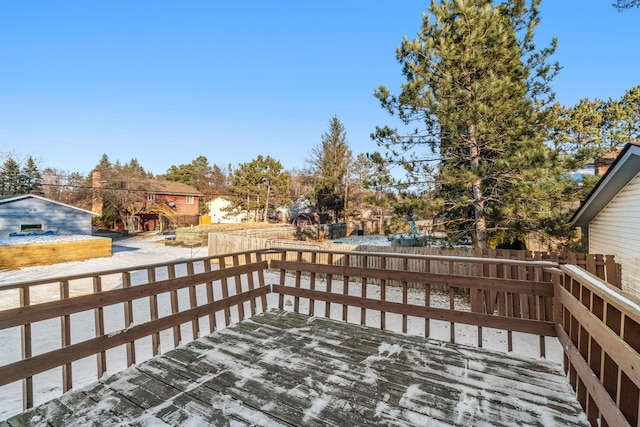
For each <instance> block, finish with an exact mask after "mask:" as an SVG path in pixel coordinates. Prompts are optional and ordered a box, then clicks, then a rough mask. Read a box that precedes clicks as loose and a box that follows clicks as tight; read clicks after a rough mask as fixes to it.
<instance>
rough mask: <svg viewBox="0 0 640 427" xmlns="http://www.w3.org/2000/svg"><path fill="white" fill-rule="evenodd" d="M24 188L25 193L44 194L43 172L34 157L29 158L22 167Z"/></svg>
mask: <svg viewBox="0 0 640 427" xmlns="http://www.w3.org/2000/svg"><path fill="white" fill-rule="evenodd" d="M21 173H22V183H21V184H22V190H23V192H24V193H29V194H37V195H39V196H42V195H44V192H43V191H42V174H41V173H40V170H39V169H38V166H36V162H35V161H34V160H33V158H32V157H29V158H28V159H27V163H26V164H25V166H24V168H22V171H21Z"/></svg>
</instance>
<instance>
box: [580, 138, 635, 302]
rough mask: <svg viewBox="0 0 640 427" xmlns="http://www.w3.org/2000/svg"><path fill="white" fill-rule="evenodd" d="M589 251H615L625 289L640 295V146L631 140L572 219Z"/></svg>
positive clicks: (613, 252) (610, 252)
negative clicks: (580, 231) (631, 142)
mask: <svg viewBox="0 0 640 427" xmlns="http://www.w3.org/2000/svg"><path fill="white" fill-rule="evenodd" d="M571 224H572V225H573V226H575V227H581V228H582V232H583V236H584V237H585V239H586V243H587V246H588V251H589V253H598V254H607V255H609V254H611V255H615V258H616V261H617V262H618V263H620V265H621V266H622V289H623V290H625V291H627V292H629V293H631V294H633V295H635V296H637V297H640V146H639V145H637V144H627V145H626V146H625V147H624V149H623V150H622V151H621V152H620V153H619V154H618V157H616V159H615V160H614V162H613V163H612V164H611V166H610V168H609V170H608V171H607V172H606V173H605V174H604V175H603V176H602V178H601V179H600V181H599V182H598V184H597V185H596V186H595V187H594V188H593V190H592V191H591V193H589V195H588V196H587V198H586V199H585V200H584V201H583V202H582V204H581V205H580V208H579V209H578V210H577V211H576V213H575V214H574V215H573V218H572V219H571Z"/></svg>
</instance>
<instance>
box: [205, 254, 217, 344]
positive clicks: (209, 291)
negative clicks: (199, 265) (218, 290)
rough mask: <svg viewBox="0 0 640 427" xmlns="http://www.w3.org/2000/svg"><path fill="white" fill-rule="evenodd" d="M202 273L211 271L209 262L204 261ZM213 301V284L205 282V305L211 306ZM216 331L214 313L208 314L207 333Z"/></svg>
mask: <svg viewBox="0 0 640 427" xmlns="http://www.w3.org/2000/svg"><path fill="white" fill-rule="evenodd" d="M204 271H205V273H208V272H210V271H211V260H210V259H208V260H205V262H204ZM213 300H214V295H213V282H212V281H208V282H207V303H209V304H211V303H212V302H213ZM215 330H216V314H215V313H214V312H211V313H209V332H210V333H211V332H213V331H215Z"/></svg>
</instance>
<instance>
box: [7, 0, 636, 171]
mask: <svg viewBox="0 0 640 427" xmlns="http://www.w3.org/2000/svg"><path fill="white" fill-rule="evenodd" d="M611 3H612V0H589V1H584V0H581V1H578V0H544V1H543V2H542V6H541V12H542V17H541V18H542V22H541V24H540V25H539V27H538V31H537V44H538V46H539V47H541V46H543V45H547V44H548V42H549V41H550V40H551V38H552V37H558V39H559V46H558V50H557V51H556V54H555V55H554V58H553V59H554V60H556V61H559V62H560V65H561V66H562V67H563V70H562V71H561V73H560V75H559V76H558V77H557V78H556V79H555V80H554V83H553V87H554V90H555V91H556V94H557V99H558V101H560V102H561V103H563V104H566V105H573V104H574V103H576V102H577V101H578V100H579V99H581V98H585V97H588V98H601V99H607V98H610V97H612V98H616V99H617V98H620V97H621V96H622V95H623V94H624V92H625V91H626V90H627V89H630V88H631V87H634V86H637V85H639V84H640V72H639V70H640V25H639V24H640V9H634V10H630V11H627V12H624V13H619V12H617V11H616V10H615V9H614V8H613V7H612V6H611ZM428 4H429V2H428V1H427V0H422V1H416V0H394V1H390V0H388V1H378V0H342V1H335V0H323V1H316V2H308V1H299V0H298V1H290V0H281V1H272V2H264V1H258V0H255V1H254V0H252V1H235V2H231V1H214V0H190V1H169V0H154V1H150V0H149V1H147V0H136V1H121V0H116V1H109V2H106V1H101V2H100V1H56V2H52V1H44V0H42V1H33V0H20V1H9V0H6V1H1V2H0V159H1V160H4V159H5V158H6V156H7V155H12V156H13V157H14V158H15V159H16V160H18V161H21V160H23V159H25V158H26V157H27V156H33V157H34V158H35V159H36V160H37V162H38V164H39V166H40V168H45V167H52V168H56V169H59V170H62V171H66V172H74V171H77V172H81V173H83V174H86V173H88V172H90V171H91V169H93V167H94V166H95V165H96V164H97V163H98V161H99V160H100V157H101V156H102V153H107V155H108V156H109V158H110V159H111V160H112V161H115V160H120V161H121V162H123V163H124V162H127V161H129V160H130V159H132V158H137V159H138V161H139V163H140V164H141V165H142V166H143V167H144V168H145V169H146V170H148V171H151V172H153V173H155V174H161V173H164V172H166V170H167V169H168V168H169V167H170V166H171V165H178V164H182V163H190V162H191V161H192V160H193V159H195V158H196V157H197V156H199V155H204V156H206V157H207V158H208V159H209V162H210V163H216V164H218V165H221V166H226V165H228V164H232V165H234V166H236V165H237V164H239V163H241V162H248V161H251V160H252V159H254V158H255V157H256V156H257V155H259V154H262V155H263V156H267V155H270V156H271V157H274V158H276V159H278V160H280V161H281V162H282V164H283V166H284V167H285V168H286V169H289V168H294V167H295V168H302V167H304V165H305V162H304V160H305V159H307V158H309V157H310V154H309V153H310V150H311V149H312V147H314V146H316V145H318V144H319V143H320V140H321V135H322V134H323V133H324V132H326V131H327V130H328V126H329V120H330V119H331V117H333V116H334V115H336V116H337V117H338V118H339V119H340V120H341V122H342V123H343V124H344V126H345V129H346V132H347V139H348V141H349V143H350V144H351V147H352V150H353V152H354V153H356V154H357V153H361V152H372V151H375V150H377V149H378V147H377V146H376V145H375V143H374V142H373V141H371V139H370V137H369V135H370V134H371V132H373V131H374V129H375V127H376V125H385V124H390V125H395V124H396V123H394V121H393V118H392V117H391V116H389V115H388V114H387V113H385V112H384V111H383V110H381V108H380V106H379V103H378V101H377V100H376V99H375V98H374V97H373V91H374V89H375V88H376V87H378V86H379V85H381V84H382V85H385V86H387V87H388V88H390V89H391V90H392V91H394V92H396V93H397V92H398V90H397V89H398V88H399V86H400V84H401V83H402V74H401V70H400V66H399V64H398V63H397V61H396V59H395V48H396V47H397V46H398V45H399V44H400V42H401V40H402V38H403V36H405V35H407V36H408V37H409V38H413V37H414V36H415V34H416V33H417V31H418V30H419V28H420V24H421V14H422V12H424V11H426V9H427V6H428Z"/></svg>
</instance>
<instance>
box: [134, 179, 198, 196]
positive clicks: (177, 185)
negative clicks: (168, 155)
mask: <svg viewBox="0 0 640 427" xmlns="http://www.w3.org/2000/svg"><path fill="white" fill-rule="evenodd" d="M144 184H145V186H146V187H147V190H148V191H149V192H152V193H156V194H171V195H179V196H183V195H186V196H202V193H201V192H199V191H198V190H196V189H195V188H193V187H192V186H190V185H187V184H183V183H181V182H175V181H165V180H160V179H146V180H144Z"/></svg>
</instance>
